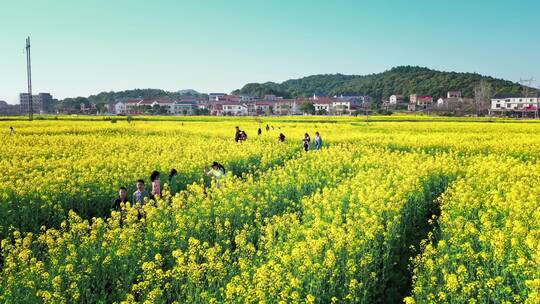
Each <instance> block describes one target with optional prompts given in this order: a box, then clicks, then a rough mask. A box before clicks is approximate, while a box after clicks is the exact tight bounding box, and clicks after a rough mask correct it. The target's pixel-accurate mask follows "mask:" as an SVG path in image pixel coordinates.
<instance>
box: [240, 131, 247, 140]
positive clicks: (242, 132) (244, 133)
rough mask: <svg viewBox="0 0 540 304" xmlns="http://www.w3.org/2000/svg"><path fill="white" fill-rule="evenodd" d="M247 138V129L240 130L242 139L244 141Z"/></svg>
mask: <svg viewBox="0 0 540 304" xmlns="http://www.w3.org/2000/svg"><path fill="white" fill-rule="evenodd" d="M246 140H247V134H246V132H245V131H240V141H242V142H244V141H246Z"/></svg>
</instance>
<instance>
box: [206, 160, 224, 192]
mask: <svg viewBox="0 0 540 304" xmlns="http://www.w3.org/2000/svg"><path fill="white" fill-rule="evenodd" d="M204 174H206V175H208V176H213V177H214V178H215V180H216V188H219V180H220V179H221V178H222V177H223V175H225V167H223V165H222V164H220V163H218V162H213V163H212V166H211V169H209V168H208V167H205V168H204Z"/></svg>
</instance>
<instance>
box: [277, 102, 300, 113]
mask: <svg viewBox="0 0 540 304" xmlns="http://www.w3.org/2000/svg"><path fill="white" fill-rule="evenodd" d="M274 114H277V115H298V114H300V111H299V109H298V102H297V100H296V99H278V100H277V101H276V103H275V105H274Z"/></svg>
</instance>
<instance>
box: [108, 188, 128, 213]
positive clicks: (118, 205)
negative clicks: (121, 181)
mask: <svg viewBox="0 0 540 304" xmlns="http://www.w3.org/2000/svg"><path fill="white" fill-rule="evenodd" d="M127 201H128V200H127V189H126V187H120V188H119V189H118V198H116V200H114V202H113V205H112V209H113V210H114V211H120V210H122V203H123V204H125V203H127Z"/></svg>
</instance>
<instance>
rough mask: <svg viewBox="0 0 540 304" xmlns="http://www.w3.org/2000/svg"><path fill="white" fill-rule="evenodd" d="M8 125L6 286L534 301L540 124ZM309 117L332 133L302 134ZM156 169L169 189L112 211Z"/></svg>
mask: <svg viewBox="0 0 540 304" xmlns="http://www.w3.org/2000/svg"><path fill="white" fill-rule="evenodd" d="M267 124H268V125H269V126H270V128H269V130H268V131H267V130H266V128H265V126H266V125H267ZM10 125H13V126H14V128H15V134H14V135H9V134H7V132H5V134H3V133H2V134H0V137H1V138H2V141H3V143H4V145H2V146H0V156H1V159H0V170H2V176H1V179H0V197H1V199H2V200H1V202H0V218H2V221H1V222H0V239H1V247H0V250H1V251H0V303H539V302H540V267H539V265H540V254H539V252H540V224H539V223H540V208H539V204H540V190H539V188H538V185H539V184H540V165H539V163H538V160H539V158H540V140H538V136H537V135H536V134H538V131H540V124H537V123H534V122H531V123H527V122H515V123H509V122H507V121H500V122H492V123H487V122H482V121H450V120H448V121H446V120H437V121H429V120H423V119H419V120H418V121H399V120H397V121H388V122H384V121H377V120H375V121H371V122H367V121H365V120H363V119H355V118H335V119H330V120H326V121H325V120H316V119H313V118H282V119H279V118H268V119H264V121H262V120H259V119H223V120H213V119H208V120H207V121H205V120H204V119H200V120H196V119H193V120H191V119H187V120H178V121H134V122H131V123H127V122H124V121H121V122H118V123H115V124H112V123H110V122H103V121H83V120H81V121H34V122H0V130H2V129H6V130H7V128H8V126H10ZM237 125H239V126H240V127H241V128H242V129H243V130H245V131H246V132H247V134H248V139H247V140H246V141H245V142H242V143H236V142H235V141H234V127H235V126H237ZM258 128H262V129H263V132H262V134H261V135H257V129H258ZM315 131H319V132H320V133H321V136H322V137H323V140H324V148H323V149H322V150H319V151H308V152H305V151H303V149H302V138H303V135H304V133H306V132H308V133H309V134H310V135H312V134H314V133H315ZM280 133H284V134H285V135H286V138H287V139H286V141H285V142H281V143H280V142H278V140H277V139H278V135H279V134H280ZM213 161H219V162H220V163H222V164H223V165H224V167H225V168H226V175H225V177H224V178H223V179H222V180H221V181H220V185H219V187H215V184H214V181H213V180H211V179H210V178H209V177H207V176H205V175H204V171H203V168H204V167H205V166H207V165H209V164H211V163H212V162H213ZM171 168H175V169H177V171H178V176H177V177H175V178H176V182H175V185H174V186H173V185H171V184H169V181H168V180H167V173H168V170H170V169H171ZM153 170H158V171H160V172H162V176H161V179H162V185H164V191H163V195H162V196H161V197H157V198H156V199H155V200H151V201H149V202H148V203H146V204H144V205H142V206H141V205H140V204H132V203H131V200H130V202H128V203H126V204H122V209H121V210H120V211H111V200H112V199H114V198H115V196H116V190H117V189H118V187H119V186H127V187H128V192H129V193H132V192H133V191H134V190H135V188H134V186H135V181H136V180H137V179H140V178H141V179H146V180H148V177H149V174H150V172H151V171H153Z"/></svg>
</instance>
